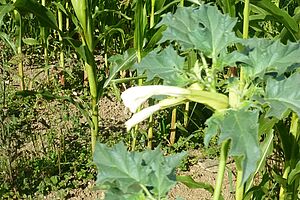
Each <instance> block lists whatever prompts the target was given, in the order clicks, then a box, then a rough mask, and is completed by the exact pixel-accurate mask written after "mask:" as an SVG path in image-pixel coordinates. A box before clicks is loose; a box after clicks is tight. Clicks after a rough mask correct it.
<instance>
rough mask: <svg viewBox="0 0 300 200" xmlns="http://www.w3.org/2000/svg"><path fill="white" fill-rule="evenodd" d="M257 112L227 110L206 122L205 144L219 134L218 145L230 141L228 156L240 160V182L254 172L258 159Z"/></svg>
mask: <svg viewBox="0 0 300 200" xmlns="http://www.w3.org/2000/svg"><path fill="white" fill-rule="evenodd" d="M258 115H259V113H258V111H248V110H244V109H241V110H233V109H230V110H227V111H225V113H215V114H214V115H213V116H212V117H211V118H209V119H208V120H207V121H206V124H207V126H208V128H207V130H206V135H205V140H204V142H205V144H206V145H208V143H209V141H210V139H211V138H212V137H213V136H214V135H216V134H217V133H218V132H220V135H219V143H221V142H224V141H226V140H228V139H229V140H230V141H231V143H230V145H231V148H230V151H229V155H231V156H240V157H241V158H242V167H243V178H242V182H243V183H245V181H246V180H247V179H248V178H249V176H250V175H251V174H252V173H253V172H254V171H255V169H256V166H257V161H258V160H259V158H260V148H259V144H258Z"/></svg>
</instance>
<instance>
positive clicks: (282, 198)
mask: <svg viewBox="0 0 300 200" xmlns="http://www.w3.org/2000/svg"><path fill="white" fill-rule="evenodd" d="M290 170H291V168H290V166H288V167H285V170H284V173H283V176H282V178H284V179H287V177H288V175H289V173H290ZM285 196H286V188H285V187H283V186H281V187H280V192H279V200H285V199H286V198H285Z"/></svg>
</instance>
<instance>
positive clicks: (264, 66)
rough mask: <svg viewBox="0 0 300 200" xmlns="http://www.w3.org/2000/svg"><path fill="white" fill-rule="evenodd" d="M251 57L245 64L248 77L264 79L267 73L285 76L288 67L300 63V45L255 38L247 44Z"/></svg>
mask: <svg viewBox="0 0 300 200" xmlns="http://www.w3.org/2000/svg"><path fill="white" fill-rule="evenodd" d="M245 43H246V46H247V48H248V49H249V52H248V54H249V56H248V58H247V59H246V60H244V62H245V63H246V64H247V66H246V67H245V71H246V76H248V77H250V78H255V77H260V78H263V76H264V74H265V73H268V72H276V73H277V74H278V75H281V74H283V73H284V72H285V71H286V70H287V68H288V67H290V66H291V65H293V64H295V63H299V62H300V61H299V55H300V44H299V43H288V44H287V45H284V44H282V43H280V42H279V41H272V40H266V39H258V38H253V39H249V40H247V41H246V42H245Z"/></svg>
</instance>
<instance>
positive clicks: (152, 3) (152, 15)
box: [150, 0, 155, 28]
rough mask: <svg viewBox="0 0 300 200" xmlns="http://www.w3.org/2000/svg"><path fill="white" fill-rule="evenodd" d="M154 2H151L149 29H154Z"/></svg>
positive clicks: (153, 0)
mask: <svg viewBox="0 0 300 200" xmlns="http://www.w3.org/2000/svg"><path fill="white" fill-rule="evenodd" d="M154 11H155V0H151V14H150V28H153V27H154Z"/></svg>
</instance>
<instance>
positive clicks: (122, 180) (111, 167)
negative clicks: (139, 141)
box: [94, 143, 185, 199]
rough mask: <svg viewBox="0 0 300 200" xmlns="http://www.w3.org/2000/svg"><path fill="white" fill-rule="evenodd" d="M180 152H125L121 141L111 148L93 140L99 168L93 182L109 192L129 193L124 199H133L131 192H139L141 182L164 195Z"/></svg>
mask: <svg viewBox="0 0 300 200" xmlns="http://www.w3.org/2000/svg"><path fill="white" fill-rule="evenodd" d="M184 154H185V153H181V154H176V155H174V156H170V157H164V156H163V154H162V152H161V151H160V150H159V148H157V149H155V150H153V151H152V150H146V151H143V152H128V151H127V150H126V148H125V146H124V144H123V143H119V144H117V145H116V146H114V147H113V148H109V147H107V146H106V145H104V144H99V143H97V144H96V149H95V153H94V161H95V163H96V165H97V168H98V170H99V171H98V176H97V185H102V188H103V186H104V188H105V189H108V194H109V195H112V196H116V195H117V196H118V195H119V196H120V195H121V196H122V197H126V196H128V197H130V198H127V199H134V198H135V197H136V196H132V195H133V194H137V193H141V192H142V191H143V188H142V186H144V188H148V190H149V192H151V193H152V194H153V195H154V196H157V197H159V198H161V197H165V196H166V195H167V192H168V191H169V190H170V189H171V187H172V186H174V184H175V183H176V181H175V167H176V166H175V165H177V164H178V163H179V161H180V160H181V159H182V157H183V156H184ZM133 197H134V198H133ZM121 199H123V198H121ZM125 199H126V198H125Z"/></svg>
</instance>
